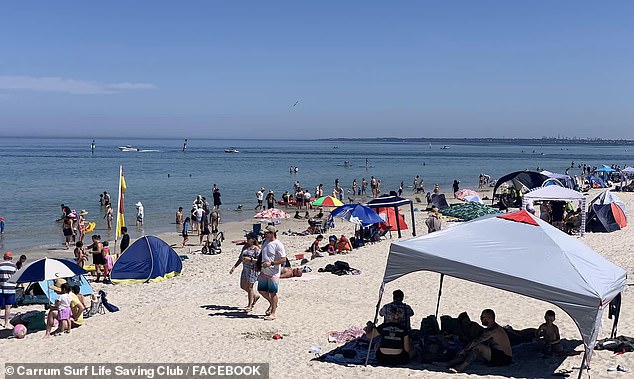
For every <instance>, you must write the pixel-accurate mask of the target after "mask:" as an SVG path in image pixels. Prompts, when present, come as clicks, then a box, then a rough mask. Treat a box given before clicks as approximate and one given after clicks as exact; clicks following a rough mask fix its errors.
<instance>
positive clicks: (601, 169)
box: [593, 165, 616, 172]
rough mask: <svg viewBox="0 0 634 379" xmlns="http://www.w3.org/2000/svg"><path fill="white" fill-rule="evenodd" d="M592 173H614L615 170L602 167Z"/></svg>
mask: <svg viewBox="0 0 634 379" xmlns="http://www.w3.org/2000/svg"><path fill="white" fill-rule="evenodd" d="M593 172H616V170H615V169H613V168H612V167H610V166H606V165H603V167H601V168H598V169H596V170H594V171H593Z"/></svg>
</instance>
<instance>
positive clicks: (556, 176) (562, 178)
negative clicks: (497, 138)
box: [540, 170, 575, 188]
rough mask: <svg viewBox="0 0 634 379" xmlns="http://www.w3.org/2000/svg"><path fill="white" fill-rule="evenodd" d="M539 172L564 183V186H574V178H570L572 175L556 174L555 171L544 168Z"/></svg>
mask: <svg viewBox="0 0 634 379" xmlns="http://www.w3.org/2000/svg"><path fill="white" fill-rule="evenodd" d="M540 174H544V175H546V176H548V177H549V178H550V179H557V180H558V181H559V182H560V183H562V184H563V185H564V187H568V188H574V186H575V182H574V180H572V177H571V176H570V175H566V174H558V173H556V172H550V171H546V170H544V171H542V172H540Z"/></svg>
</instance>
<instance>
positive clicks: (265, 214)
mask: <svg viewBox="0 0 634 379" xmlns="http://www.w3.org/2000/svg"><path fill="white" fill-rule="evenodd" d="M253 217H255V218H269V219H270V218H290V217H291V216H290V215H289V214H288V213H286V212H284V211H283V210H281V209H277V208H269V209H267V210H265V211H262V212H260V213H258V214H256V215H255V216H253Z"/></svg>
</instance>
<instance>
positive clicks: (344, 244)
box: [335, 234, 352, 254]
mask: <svg viewBox="0 0 634 379" xmlns="http://www.w3.org/2000/svg"><path fill="white" fill-rule="evenodd" d="M335 250H336V251H337V254H340V253H347V252H349V251H352V245H351V244H350V240H348V237H346V236H345V235H343V234H342V235H341V238H339V240H338V241H337V243H336V244H335Z"/></svg>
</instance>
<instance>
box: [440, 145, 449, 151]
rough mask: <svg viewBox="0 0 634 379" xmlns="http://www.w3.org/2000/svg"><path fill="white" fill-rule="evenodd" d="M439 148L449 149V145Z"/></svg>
mask: <svg viewBox="0 0 634 379" xmlns="http://www.w3.org/2000/svg"><path fill="white" fill-rule="evenodd" d="M440 150H449V146H447V145H445V146H443V147H441V148H440Z"/></svg>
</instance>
